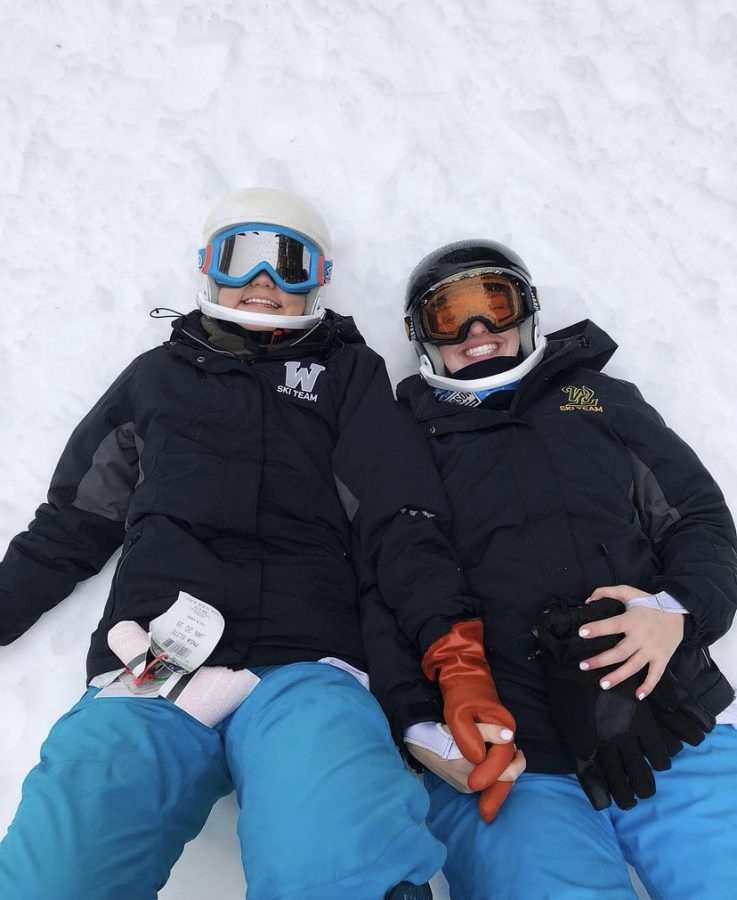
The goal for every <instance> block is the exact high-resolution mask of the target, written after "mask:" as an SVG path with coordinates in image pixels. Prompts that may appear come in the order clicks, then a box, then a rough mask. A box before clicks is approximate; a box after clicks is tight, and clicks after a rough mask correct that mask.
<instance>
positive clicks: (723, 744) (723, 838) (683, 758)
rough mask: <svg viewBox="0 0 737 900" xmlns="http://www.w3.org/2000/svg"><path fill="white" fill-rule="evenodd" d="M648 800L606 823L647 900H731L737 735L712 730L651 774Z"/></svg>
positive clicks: (735, 891)
mask: <svg viewBox="0 0 737 900" xmlns="http://www.w3.org/2000/svg"><path fill="white" fill-rule="evenodd" d="M656 779H657V786H658V788H657V792H656V793H655V796H654V797H651V798H650V799H649V800H645V801H643V802H641V803H638V804H637V806H635V808H634V809H631V810H627V811H626V812H623V811H622V810H619V809H617V808H616V807H615V808H613V809H612V810H611V811H610V812H611V819H612V822H613V824H614V828H615V831H616V833H617V838H618V840H619V844H620V846H621V847H622V850H623V851H624V854H625V857H626V859H627V861H628V862H629V863H630V864H631V865H632V866H633V867H634V868H635V869H636V871H637V874H638V875H639V876H640V879H641V881H642V883H643V884H644V885H645V887H646V888H647V889H648V892H649V894H650V896H651V897H652V898H653V900H694V898H697V897H704V898H707V897H708V898H709V900H732V898H733V897H734V896H735V895H737V802H736V801H737V730H736V729H735V728H733V727H732V726H731V725H717V727H716V728H715V729H714V731H713V732H712V733H711V734H709V735H707V737H706V740H705V741H704V742H703V743H702V744H700V745H699V746H698V747H686V748H685V749H684V750H682V751H681V753H679V754H678V756H675V757H674V758H673V766H672V768H671V769H670V770H669V771H667V772H658V773H657V776H656Z"/></svg>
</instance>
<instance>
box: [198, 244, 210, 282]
mask: <svg viewBox="0 0 737 900" xmlns="http://www.w3.org/2000/svg"><path fill="white" fill-rule="evenodd" d="M211 263H212V243H209V244H208V245H207V246H206V247H205V249H204V250H200V272H202V274H203V275H207V274H208V272H209V271H210V264H211Z"/></svg>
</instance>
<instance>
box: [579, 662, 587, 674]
mask: <svg viewBox="0 0 737 900" xmlns="http://www.w3.org/2000/svg"><path fill="white" fill-rule="evenodd" d="M578 668H579V669H583V670H584V672H585V671H586V670H587V669H588V668H589V664H588V663H579V664H578Z"/></svg>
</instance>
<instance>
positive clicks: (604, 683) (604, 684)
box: [601, 681, 612, 691]
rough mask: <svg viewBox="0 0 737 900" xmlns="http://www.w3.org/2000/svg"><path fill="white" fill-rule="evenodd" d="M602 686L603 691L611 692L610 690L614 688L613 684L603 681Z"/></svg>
mask: <svg viewBox="0 0 737 900" xmlns="http://www.w3.org/2000/svg"><path fill="white" fill-rule="evenodd" d="M601 686H602V689H603V690H605V691H606V690H609V688H610V687H611V686H612V684H611V682H610V681H602V683H601Z"/></svg>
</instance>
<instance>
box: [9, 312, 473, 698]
mask: <svg viewBox="0 0 737 900" xmlns="http://www.w3.org/2000/svg"><path fill="white" fill-rule="evenodd" d="M351 523H352V527H351ZM447 526H448V511H447V506H446V503H445V499H444V495H443V491H442V486H441V484H440V481H439V479H438V478H437V473H436V471H435V468H434V466H433V461H432V458H431V456H430V454H429V452H428V450H427V447H426V445H425V442H424V439H423V436H422V433H421V431H420V429H418V427H417V425H416V424H415V423H414V422H413V421H412V418H411V416H410V415H409V414H408V413H407V411H406V410H403V409H401V408H400V407H399V406H398V405H397V404H396V403H395V401H394V398H393V396H392V392H391V386H390V384H389V380H388V378H387V375H386V372H385V369H384V364H383V361H382V360H381V358H380V357H379V356H378V355H377V354H376V353H374V352H373V351H372V350H370V349H369V348H368V347H367V346H366V345H365V343H364V341H363V339H362V338H361V336H360V335H359V333H358V331H357V330H356V328H355V326H354V325H353V322H352V320H351V319H349V318H345V317H341V316H338V315H336V314H334V313H331V312H328V313H327V314H326V317H325V319H324V320H323V323H322V324H321V325H320V326H319V327H318V328H317V329H315V330H313V331H312V332H310V333H308V334H306V335H305V337H304V338H303V339H301V340H299V341H296V342H295V343H294V344H292V345H291V346H285V347H284V348H283V349H282V348H279V347H278V346H276V347H271V348H269V349H268V352H267V350H266V348H264V350H263V352H256V353H255V355H253V356H252V357H249V358H246V359H240V358H238V357H237V356H234V355H233V354H231V353H228V352H226V351H222V350H218V349H217V348H214V347H213V346H211V345H210V344H209V343H208V342H207V335H206V334H205V332H204V331H203V329H202V325H201V316H200V314H199V313H198V312H195V313H191V314H189V315H188V316H186V317H182V318H180V319H178V320H176V322H175V323H174V325H173V335H172V338H171V340H169V341H167V342H166V343H164V344H163V345H162V346H159V347H156V348H155V349H153V350H150V351H149V352H147V353H144V354H143V355H142V356H140V357H138V358H137V359H136V360H134V362H133V363H132V364H131V365H130V366H129V367H128V368H127V369H126V370H125V371H124V372H123V373H122V375H121V376H120V377H119V378H118V379H117V380H116V381H115V382H114V384H113V385H112V386H111V387H110V389H109V390H108V391H107V392H106V393H105V394H104V396H103V397H102V398H101V399H100V401H99V402H98V403H97V404H96V405H95V407H94V408H93V409H92V411H91V412H90V413H89V414H88V415H87V416H86V417H85V418H84V419H83V421H82V422H81V423H80V425H79V426H78V427H77V429H76V430H75V431H74V433H73V434H72V437H71V439H70V441H69V443H68V445H67V447H66V449H65V451H64V453H63V455H62V457H61V460H60V462H59V464H58V467H57V469H56V471H55V473H54V476H53V479H52V482H51V487H50V490H49V496H48V502H47V503H44V504H42V505H41V506H40V507H39V509H38V511H37V513H36V517H35V519H34V521H33V522H32V523H31V525H30V526H29V528H28V530H27V531H25V532H23V533H22V534H19V535H18V536H16V537H15V538H14V539H13V541H12V542H11V544H10V547H9V549H8V552H7V554H6V556H5V559H4V561H3V562H2V564H1V565H0V610H1V611H2V615H1V616H0V622H2V626H1V630H0V641H1V642H2V643H6V644H7V643H9V642H10V641H12V640H13V639H14V638H16V637H18V636H19V635H20V634H22V633H23V632H24V631H25V630H26V629H27V628H28V627H29V626H30V625H32V624H33V622H35V621H36V620H37V619H38V618H39V616H41V614H42V613H43V612H44V611H45V610H48V609H50V608H51V607H53V606H54V605H55V604H56V603H58V602H59V601H60V600H62V599H63V598H64V597H65V596H67V595H68V594H69V593H70V592H71V591H72V590H73V588H74V586H75V584H76V583H77V582H78V581H80V580H82V579H84V578H87V577H89V576H90V575H93V574H94V573H95V572H98V571H99V570H100V568H101V567H102V566H103V565H104V563H105V561H106V560H107V559H108V558H109V557H110V555H111V554H112V553H113V551H114V550H115V549H116V548H117V547H119V546H120V545H121V543H122V544H123V551H122V555H121V557H120V560H119V562H118V565H117V568H116V571H115V576H114V579H113V583H112V587H111V591H110V594H109V598H108V600H107V604H106V606H105V608H104V611H103V614H102V619H101V621H100V623H99V626H98V628H97V630H96V631H95V633H94V634H93V636H92V644H91V648H90V653H89V657H88V667H87V668H88V676H89V678H92V677H94V676H95V675H97V674H100V673H102V672H105V671H109V670H112V669H115V668H117V667H118V666H119V665H120V663H119V661H118V660H117V658H116V657H115V655H114V654H113V653H112V651H111V650H110V649H109V648H108V645H107V640H106V636H107V632H108V631H109V629H110V628H111V627H112V626H113V625H114V624H115V623H116V622H119V621H121V620H124V619H133V620H135V621H136V622H138V623H139V624H140V625H142V626H143V627H146V626H147V625H148V622H149V621H150V620H151V619H152V618H154V617H156V616H157V615H160V614H161V613H162V612H164V610H166V609H167V608H168V607H170V606H171V604H172V603H173V602H174V601H175V600H176V598H177V595H178V593H179V591H180V590H184V591H187V592H188V593H190V594H193V595H194V596H195V597H197V598H199V599H201V600H204V601H206V602H207V603H209V604H211V605H212V606H214V607H216V608H217V609H218V610H220V612H221V613H222V614H223V616H224V618H225V623H226V624H225V632H224V634H223V637H222V639H221V641H220V643H219V644H218V646H217V647H216V649H215V651H214V653H213V654H212V656H211V657H210V658H209V660H208V663H209V664H211V665H227V666H231V667H233V668H243V667H245V666H247V665H266V664H279V663H289V662H296V661H302V660H316V659H319V658H321V657H324V656H336V657H340V658H341V659H344V660H345V661H347V662H349V663H351V664H353V665H355V666H358V667H359V668H363V669H365V668H366V667H367V661H366V659H365V654H364V651H363V648H362V642H361V637H360V627H359V620H358V613H357V603H356V577H355V573H354V568H353V564H352V560H351V541H352V537H351V532H353V533H354V535H355V539H356V541H357V543H358V545H359V547H360V550H361V553H362V556H365V557H366V559H367V560H368V562H369V565H370V567H371V569H372V571H373V573H374V575H375V577H376V579H377V581H378V584H379V585H380V586H381V592H382V596H383V597H384V599H385V600H386V601H387V603H388V604H389V606H390V607H391V609H392V610H393V614H394V615H396V617H397V619H398V621H399V623H400V626H401V628H402V629H403V632H404V634H405V635H406V636H407V637H406V639H407V640H408V641H409V642H410V644H411V645H412V646H413V648H414V652H415V653H418V654H421V653H423V652H424V650H425V649H426V647H427V646H428V645H429V644H430V643H432V641H434V640H435V639H436V638H438V637H439V636H441V635H442V634H443V633H445V632H446V631H447V630H448V628H449V627H450V625H451V624H452V622H453V621H456V620H458V619H464V618H469V617H472V616H474V615H476V614H477V612H478V610H477V607H476V605H475V604H474V602H473V601H472V600H471V598H469V597H468V596H467V595H466V593H465V587H464V581H463V579H462V576H461V575H460V574H459V568H458V564H457V560H456V558H455V555H454V552H453V550H452V549H451V547H450V545H449V543H448V540H447V538H446V537H445V536H444V534H443V528H446V529H447ZM433 702H434V701H433Z"/></svg>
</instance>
